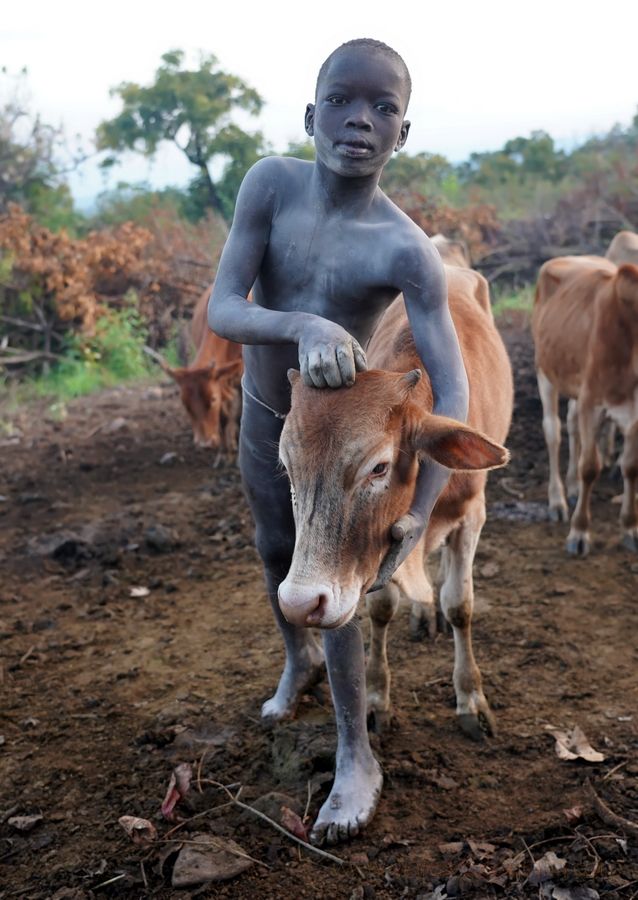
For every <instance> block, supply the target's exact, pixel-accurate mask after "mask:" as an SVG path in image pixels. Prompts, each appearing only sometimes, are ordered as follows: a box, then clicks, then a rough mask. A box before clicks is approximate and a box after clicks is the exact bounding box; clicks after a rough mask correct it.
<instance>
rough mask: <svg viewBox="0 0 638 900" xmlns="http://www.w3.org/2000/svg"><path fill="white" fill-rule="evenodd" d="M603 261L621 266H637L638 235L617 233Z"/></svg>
mask: <svg viewBox="0 0 638 900" xmlns="http://www.w3.org/2000/svg"><path fill="white" fill-rule="evenodd" d="M605 259H608V260H609V261H610V262H613V263H615V264H616V265H617V266H621V265H622V264H623V263H633V265H638V234H634V233H633V231H619V232H618V234H617V235H615V236H614V238H613V240H612V242H611V244H610V245H609V247H608V249H607V253H605Z"/></svg>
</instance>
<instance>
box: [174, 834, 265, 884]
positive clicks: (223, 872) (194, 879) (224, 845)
mask: <svg viewBox="0 0 638 900" xmlns="http://www.w3.org/2000/svg"><path fill="white" fill-rule="evenodd" d="M252 864H253V861H252V860H251V859H250V858H249V857H248V854H247V853H246V852H245V851H244V850H242V848H241V847H240V846H239V845H238V844H236V843H235V841H231V840H229V839H228V838H221V837H218V836H217V835H215V837H214V838H213V837H211V836H210V835H208V834H203V833H201V832H199V833H195V834H193V835H191V837H190V840H189V842H188V843H186V842H184V844H183V845H182V849H181V850H180V852H179V856H178V857H177V859H176V860H175V866H174V867H173V878H172V885H173V887H189V886H190V885H195V884H205V883H206V882H208V881H226V880H227V879H229V878H234V877H235V876H236V875H239V874H240V873H241V872H244V871H245V870H246V869H248V868H250V866H252Z"/></svg>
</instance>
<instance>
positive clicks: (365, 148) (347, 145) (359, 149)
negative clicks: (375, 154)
mask: <svg viewBox="0 0 638 900" xmlns="http://www.w3.org/2000/svg"><path fill="white" fill-rule="evenodd" d="M336 148H337V151H338V152H339V153H340V154H341V155H342V156H349V157H351V158H353V159H359V158H362V157H366V156H370V155H371V154H372V151H373V147H372V144H370V143H368V141H364V140H359V139H353V140H351V141H338V142H337V144H336Z"/></svg>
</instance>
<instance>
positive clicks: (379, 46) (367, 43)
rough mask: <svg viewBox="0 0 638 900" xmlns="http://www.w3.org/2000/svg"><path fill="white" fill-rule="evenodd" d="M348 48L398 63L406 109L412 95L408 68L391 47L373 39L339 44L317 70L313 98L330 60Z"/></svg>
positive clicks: (360, 39)
mask: <svg viewBox="0 0 638 900" xmlns="http://www.w3.org/2000/svg"><path fill="white" fill-rule="evenodd" d="M350 47H353V48H355V49H363V50H371V51H372V52H373V53H382V54H383V55H384V56H388V57H389V58H390V59H392V60H394V62H397V63H399V65H400V66H401V68H402V69H403V77H404V79H405V84H406V88H407V94H408V95H407V98H406V104H405V105H406V108H407V105H408V102H409V100H410V95H411V93H412V79H411V77H410V72H409V70H408V67H407V66H406V64H405V60H404V59H403V57H402V56H401V55H400V54H399V53H397V51H396V50H393V49H392V47H389V46H388V45H387V44H384V43H383V41H375V40H374V38H354V40H351V41H346V42H345V43H344V44H341V45H340V46H339V47H337V49H336V50H333V51H332V53H331V54H330V56H329V57H328V58H327V59H326V60H324V62H323V63H322V66H321V68H320V69H319V74H318V75H317V84H316V87H315V96H316V95H317V93H318V91H319V84H320V83H321V79H322V78H323V77H324V76H325V74H326V72H327V71H328V68H329V67H330V63H331V62H332V60H333V59H334V58H335V56H337V54H338V53H341V51H342V50H348V49H349V48H350Z"/></svg>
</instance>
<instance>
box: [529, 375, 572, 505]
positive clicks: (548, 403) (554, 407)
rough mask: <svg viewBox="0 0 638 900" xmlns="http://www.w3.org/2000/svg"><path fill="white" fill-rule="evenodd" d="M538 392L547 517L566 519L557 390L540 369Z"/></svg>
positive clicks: (537, 377)
mask: <svg viewBox="0 0 638 900" xmlns="http://www.w3.org/2000/svg"><path fill="white" fill-rule="evenodd" d="M536 379H537V381H538V393H539V394H540V398H541V404H542V406H543V433H544V435H545V443H546V444H547V455H548V457H549V485H548V488H547V498H548V501H549V517H550V519H551V520H552V521H554V522H566V521H567V502H566V501H565V490H564V488H563V482H562V481H561V477H560V464H559V450H560V418H559V416H558V391H557V390H556V388H555V387H554V385H553V384H552V383H551V381H550V380H549V378H548V377H547V376H546V375H545V373H544V372H542V371H541V370H540V369H539V370H538V371H537V373H536Z"/></svg>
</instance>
